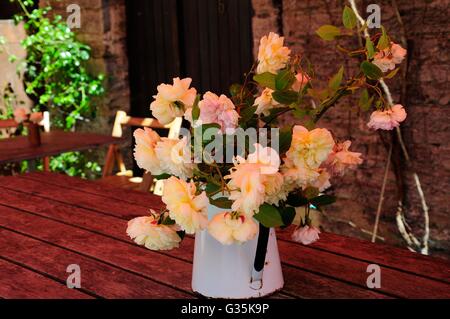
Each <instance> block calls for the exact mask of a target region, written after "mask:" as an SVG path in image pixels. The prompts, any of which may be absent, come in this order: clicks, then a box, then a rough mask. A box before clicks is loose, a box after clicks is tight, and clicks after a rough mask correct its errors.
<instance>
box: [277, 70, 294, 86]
mask: <svg viewBox="0 0 450 319" xmlns="http://www.w3.org/2000/svg"><path fill="white" fill-rule="evenodd" d="M294 81H295V74H294V72H292V71H291V70H290V69H284V70H281V71H280V72H278V74H277V75H276V76H275V88H276V89H277V90H279V91H283V90H286V89H288V88H289V87H291V85H292V84H293V83H294Z"/></svg>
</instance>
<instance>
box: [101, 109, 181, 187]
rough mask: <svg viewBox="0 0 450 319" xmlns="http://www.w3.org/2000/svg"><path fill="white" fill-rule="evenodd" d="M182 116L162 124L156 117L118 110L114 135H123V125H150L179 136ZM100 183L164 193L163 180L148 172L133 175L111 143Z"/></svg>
mask: <svg viewBox="0 0 450 319" xmlns="http://www.w3.org/2000/svg"><path fill="white" fill-rule="evenodd" d="M181 123H182V118H181V117H179V118H176V119H175V120H173V121H172V122H171V123H169V124H167V125H162V124H161V123H159V122H158V120H156V119H154V118H148V117H146V118H139V117H131V116H128V115H127V113H125V112H124V111H117V113H116V118H115V120H114V126H113V130H112V136H114V137H122V135H123V127H124V126H129V127H149V128H152V129H165V130H168V135H167V136H168V137H169V138H177V137H178V135H179V133H180V129H181ZM114 164H116V165H117V167H118V172H117V173H116V174H115V175H113V174H112V172H113V170H114V166H115V165H114ZM102 175H103V176H102V178H101V179H100V180H99V182H100V183H106V184H112V185H116V186H119V187H122V188H128V189H136V190H140V191H144V192H148V191H153V193H154V194H157V195H161V194H162V182H161V181H157V182H156V183H153V177H152V176H151V174H150V173H149V172H146V173H145V174H144V176H143V177H136V176H133V171H132V170H128V169H127V168H126V167H125V163H124V161H123V156H122V154H121V152H120V150H119V148H118V147H117V145H110V146H109V148H108V153H107V154H106V159H105V166H104V167H103V174H102Z"/></svg>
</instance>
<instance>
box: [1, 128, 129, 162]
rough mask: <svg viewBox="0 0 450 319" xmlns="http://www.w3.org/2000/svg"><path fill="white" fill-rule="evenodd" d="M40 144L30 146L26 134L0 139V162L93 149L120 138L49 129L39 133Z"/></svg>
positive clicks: (120, 140)
mask: <svg viewBox="0 0 450 319" xmlns="http://www.w3.org/2000/svg"><path fill="white" fill-rule="evenodd" d="M41 141H42V144H41V145H40V146H37V147H30V146H29V144H28V138H27V137H26V136H18V137H12V138H6V139H2V140H0V163H8V162H18V161H22V160H31V159H37V158H41V157H44V156H52V155H58V154H61V153H64V152H69V151H82V150H87V149H93V148H97V147H100V146H102V145H108V144H116V143H120V142H122V139H120V138H116V137H112V136H108V135H100V134H94V133H79V132H63V131H51V132H48V133H41Z"/></svg>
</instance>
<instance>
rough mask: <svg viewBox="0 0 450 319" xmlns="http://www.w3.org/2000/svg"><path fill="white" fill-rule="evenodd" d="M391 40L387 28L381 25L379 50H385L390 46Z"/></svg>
mask: <svg viewBox="0 0 450 319" xmlns="http://www.w3.org/2000/svg"><path fill="white" fill-rule="evenodd" d="M390 42H391V40H390V39H389V37H388V35H387V33H386V29H385V28H384V27H383V26H381V37H380V39H379V40H378V44H377V48H378V49H379V50H384V49H386V48H387V47H388V46H389V43H390Z"/></svg>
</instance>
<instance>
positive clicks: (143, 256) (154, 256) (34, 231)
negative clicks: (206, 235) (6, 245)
mask: <svg viewBox="0 0 450 319" xmlns="http://www.w3.org/2000/svg"><path fill="white" fill-rule="evenodd" d="M0 226H2V227H4V228H7V229H14V230H15V231H17V232H20V233H22V234H25V235H28V236H32V237H34V238H37V239H39V240H42V241H46V242H49V243H52V244H54V245H56V246H58V247H61V248H64V249H67V250H71V251H74V252H77V253H79V254H81V255H83V256H86V257H90V258H94V259H96V260H99V261H102V262H104V263H106V264H110V265H112V266H115V267H118V268H121V269H124V270H127V271H129V272H132V273H136V274H138V275H142V276H145V277H146V278H148V279H151V280H153V281H155V282H158V283H160V284H163V285H166V286H169V287H172V288H174V289H179V290H183V291H186V292H187V291H190V286H191V285H190V276H191V265H190V264H189V263H187V262H185V261H182V260H179V259H176V258H171V257H169V256H166V255H163V254H160V253H158V252H153V251H150V250H146V249H144V248H142V247H140V246H137V245H132V244H131V243H125V242H121V241H118V240H115V239H112V238H109V237H105V236H102V235H99V234H96V233H93V232H89V231H86V230H84V229H80V228H77V227H74V226H69V225H66V224H62V223H59V222H56V221H53V220H49V219H46V218H43V217H40V216H36V215H32V214H29V213H25V212H23V211H19V210H14V209H11V208H9V207H5V206H0ZM168 265H170V267H168Z"/></svg>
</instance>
